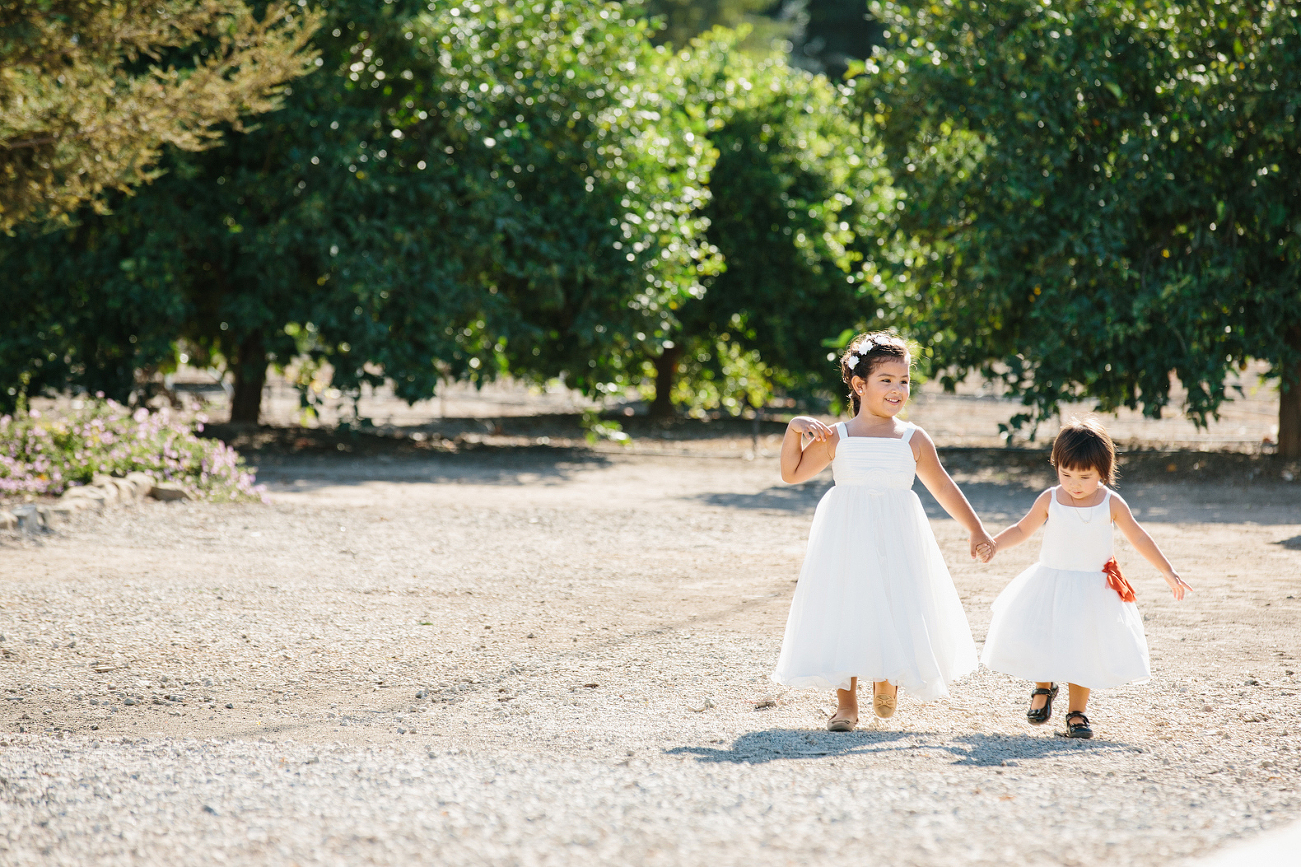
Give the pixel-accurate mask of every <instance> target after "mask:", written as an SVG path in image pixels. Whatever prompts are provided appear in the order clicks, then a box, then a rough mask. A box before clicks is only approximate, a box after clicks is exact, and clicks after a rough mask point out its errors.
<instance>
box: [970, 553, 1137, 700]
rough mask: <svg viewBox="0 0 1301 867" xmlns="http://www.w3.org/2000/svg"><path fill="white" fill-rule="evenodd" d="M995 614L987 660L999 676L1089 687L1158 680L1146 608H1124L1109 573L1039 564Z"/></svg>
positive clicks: (1006, 593)
mask: <svg viewBox="0 0 1301 867" xmlns="http://www.w3.org/2000/svg"><path fill="white" fill-rule="evenodd" d="M993 612H994V616H993V619H992V620H991V622H990V624H989V635H988V637H987V638H986V639H985V647H984V650H983V651H982V652H981V655H980V661H981V662H983V663H984V664H985V665H987V666H989V667H990V668H992V669H994V670H995V671H1001V672H1003V673H1004V674H1010V675H1012V676H1013V677H1019V678H1023V679H1025V680H1033V681H1039V682H1042V683H1047V682H1050V681H1051V682H1056V683H1073V684H1076V685H1077V686H1083V687H1087V688H1089V689H1103V688H1106V687H1111V686H1120V685H1121V684H1124V683H1130V682H1134V681H1137V682H1142V681H1146V680H1147V679H1148V678H1149V677H1150V676H1151V667H1150V664H1149V661H1148V650H1147V637H1146V636H1145V635H1144V634H1143V618H1142V616H1141V615H1140V614H1139V613H1138V606H1136V605H1135V604H1134V603H1133V602H1121V601H1120V596H1119V595H1117V593H1116V591H1114V590H1112V589H1111V588H1110V587H1108V586H1107V577H1106V575H1105V574H1104V573H1102V572H1076V571H1073V570H1068V569H1050V568H1049V567H1047V566H1044V565H1043V564H1041V563H1037V564H1035V565H1034V566H1031V567H1030V568H1029V569H1027V570H1025V571H1024V572H1022V573H1021V574H1020V575H1018V576H1017V577H1016V578H1014V579H1013V580H1012V583H1010V584H1008V585H1007V587H1005V588H1004V589H1003V592H1002V593H1000V594H999V595H998V598H997V599H995V600H994V605H993Z"/></svg>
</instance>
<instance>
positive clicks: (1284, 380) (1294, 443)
mask: <svg viewBox="0 0 1301 867" xmlns="http://www.w3.org/2000/svg"><path fill="white" fill-rule="evenodd" d="M1287 342H1288V345H1289V346H1290V347H1291V348H1292V351H1293V352H1296V353H1301V325H1297V326H1294V327H1292V328H1291V329H1289V330H1288V334H1287ZM1278 454H1279V457H1282V458H1287V459H1289V460H1296V459H1297V458H1301V360H1298V361H1294V362H1293V363H1292V369H1291V370H1290V371H1289V370H1284V371H1283V375H1282V377H1280V383H1279V388H1278Z"/></svg>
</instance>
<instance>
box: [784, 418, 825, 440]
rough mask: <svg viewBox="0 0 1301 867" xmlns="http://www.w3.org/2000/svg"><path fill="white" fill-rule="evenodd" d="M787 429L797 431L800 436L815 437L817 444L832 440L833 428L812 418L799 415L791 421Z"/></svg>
mask: <svg viewBox="0 0 1301 867" xmlns="http://www.w3.org/2000/svg"><path fill="white" fill-rule="evenodd" d="M787 428H788V429H789V430H793V431H795V432H796V433H798V434H799V435H800V436H810V437H813V439H814V441H815V442H826V441H827V440H829V439H831V428H829V427H827V426H826V425H825V424H823V423H822V422H820V421H818V420H817V419H816V418H813V417H812V416H808V415H797V416H795V418H793V419H791V421H790V424H789V425H787Z"/></svg>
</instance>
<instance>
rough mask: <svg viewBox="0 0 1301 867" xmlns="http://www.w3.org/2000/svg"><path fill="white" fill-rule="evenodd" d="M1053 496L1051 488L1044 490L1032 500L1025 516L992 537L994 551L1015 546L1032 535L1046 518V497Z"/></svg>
mask: <svg viewBox="0 0 1301 867" xmlns="http://www.w3.org/2000/svg"><path fill="white" fill-rule="evenodd" d="M1051 496H1053V492H1052V491H1051V490H1048V491H1044V492H1043V493H1042V494H1040V495H1039V496H1038V497H1037V498H1036V499H1035V501H1034V505H1033V506H1031V507H1030V511H1028V512H1026V513H1025V517H1024V518H1022V519H1021V520H1019V521H1017V522H1016V523H1015V524H1013V525H1012V526H1010V527H1008V528H1007V529H1006V530H1004V531H1003V532H1001V533H999V534H998V535H997V536H995V537H994V553H995V554H997V553H998V552H999V551H1000V550H1002V549H1003V548H1015V547H1016V546H1017V545H1020V544H1021V543H1022V542H1024V541H1025V540H1026V539H1029V538H1030V537H1031V536H1033V535H1034V533H1035V530H1038V529H1039V528H1040V527H1042V526H1043V525H1044V522H1045V521H1047V520H1048V502H1049V500H1048V498H1049V497H1051Z"/></svg>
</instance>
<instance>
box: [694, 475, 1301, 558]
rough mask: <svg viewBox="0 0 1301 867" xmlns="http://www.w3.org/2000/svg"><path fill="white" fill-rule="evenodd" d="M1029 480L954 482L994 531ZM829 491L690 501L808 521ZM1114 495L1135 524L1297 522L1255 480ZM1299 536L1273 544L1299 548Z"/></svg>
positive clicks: (1290, 507)
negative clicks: (801, 517)
mask: <svg viewBox="0 0 1301 867" xmlns="http://www.w3.org/2000/svg"><path fill="white" fill-rule="evenodd" d="M1034 481H1039V480H1037V479H1036V480H1030V479H1016V480H1008V481H996V482H985V481H965V482H960V483H959V484H960V487H961V488H962V493H963V494H964V495H965V496H966V497H967V500H968V501H970V503H971V507H972V508H973V509H975V510H976V514H978V515H980V517H981V519H982V520H983V521H985V522H986V524H987V525H991V526H992V527H993V528H998V527H1002V526H1005V525H1007V524H1010V523H1012V522H1014V521H1018V520H1020V519H1021V517H1022V516H1023V515H1024V514H1025V513H1026V512H1027V511H1029V509H1030V506H1032V505H1033V504H1034V500H1035V497H1037V496H1038V495H1039V494H1040V493H1041V492H1042V491H1043V490H1045V489H1046V488H1047V485H1046V484H1043V485H1040V484H1034V483H1033V482H1034ZM830 487H831V482H830V480H829V479H828V478H826V477H824V476H819V477H818V478H816V479H814V480H812V481H809V482H805V483H803V484H800V485H782V484H777V485H773V486H772V487H770V488H766V489H764V490H762V491H759V492H758V493H755V494H737V493H708V494H697V495H694V496H692V497H690V499H692V500H694V501H695V502H698V503H703V504H705V505H710V506H718V507H720V508H726V509H752V510H756V511H775V512H786V513H804V514H807V515H809V516H810V517H811V516H812V515H813V511H814V509H816V508H817V505H818V500H820V499H822V495H823V494H825V493H826V492H827V490H828V489H829V488H830ZM913 492H914V493H916V494H917V497H918V498H919V499H920V500H921V503H922V508H923V509H924V510H925V512H926V517H928V518H930V519H932V520H935V519H944V518H948V517H949V514H948V512H946V511H944V507H943V506H941V505H940V504H939V503H938V502H936V500H935V498H934V497H932V496H931V494H930V491H928V490H926V487H925V485H923V484H922V483H921V482H916V483H914V484H913ZM1119 493H1120V494H1121V496H1123V497H1124V498H1125V500H1126V502H1128V503H1129V506H1130V508H1131V509H1133V511H1134V516H1135V517H1136V518H1138V519H1139V520H1140V521H1152V522H1157V523H1166V524H1172V523H1173V524H1177V523H1196V524H1239V523H1253V524H1297V523H1301V497H1299V495H1298V492H1297V490H1296V487H1295V486H1290V485H1281V484H1277V483H1273V482H1265V481H1259V482H1256V483H1254V484H1251V485H1242V486H1236V487H1234V486H1227V485H1222V484H1216V483H1165V484H1163V483H1160V482H1145V483H1135V484H1130V485H1125V486H1123V487H1121V488H1120V489H1119ZM1298 540H1301V536H1299V537H1296V538H1295V539H1288V540H1285V541H1282V542H1280V543H1279V544H1280V545H1282V546H1283V547H1285V548H1289V549H1292V550H1297V549H1299V548H1301V541H1298Z"/></svg>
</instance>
